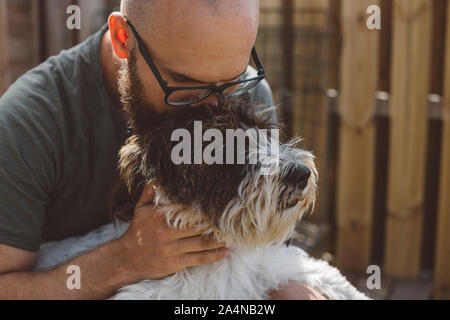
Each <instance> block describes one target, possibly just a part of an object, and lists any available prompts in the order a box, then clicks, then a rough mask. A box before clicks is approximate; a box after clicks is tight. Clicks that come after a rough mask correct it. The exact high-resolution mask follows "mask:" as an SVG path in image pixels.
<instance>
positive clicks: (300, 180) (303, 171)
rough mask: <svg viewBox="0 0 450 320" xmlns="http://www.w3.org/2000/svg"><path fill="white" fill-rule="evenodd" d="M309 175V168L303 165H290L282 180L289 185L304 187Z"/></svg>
mask: <svg viewBox="0 0 450 320" xmlns="http://www.w3.org/2000/svg"><path fill="white" fill-rule="evenodd" d="M310 176H311V170H310V169H309V168H308V167H306V166H304V165H295V166H292V167H291V168H290V169H289V170H288V171H287V173H286V175H285V177H284V179H283V180H284V182H285V183H286V184H289V185H291V186H297V187H299V188H301V189H305V188H306V186H307V185H308V179H309V177H310Z"/></svg>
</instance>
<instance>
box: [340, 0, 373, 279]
mask: <svg viewBox="0 0 450 320" xmlns="http://www.w3.org/2000/svg"><path fill="white" fill-rule="evenodd" d="M372 4H379V2H378V1H373V0H364V1H353V0H342V7H341V26H342V35H343V40H342V43H343V47H342V50H343V51H342V57H341V67H340V74H341V75H340V88H341V89H340V102H339V113H340V118H341V128H340V148H339V157H338V186H337V225H338V231H337V252H336V254H337V261H338V265H339V266H341V267H344V268H347V269H348V270H354V271H365V270H366V268H367V265H368V263H369V258H370V249H371V223H372V206H373V204H372V198H373V185H374V183H373V182H374V176H373V171H374V163H373V159H374V133H375V132H374V123H373V115H374V110H375V99H374V94H375V91H376V88H377V82H378V46H379V32H377V31H374V30H369V29H368V28H367V26H366V17H367V15H366V10H367V8H368V7H369V5H372Z"/></svg>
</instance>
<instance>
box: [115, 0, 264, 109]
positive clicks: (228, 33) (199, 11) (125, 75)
mask: <svg viewBox="0 0 450 320" xmlns="http://www.w3.org/2000/svg"><path fill="white" fill-rule="evenodd" d="M121 11H122V12H123V13H124V14H125V15H126V16H127V17H128V19H129V20H130V21H131V22H132V23H133V25H134V27H135V28H136V30H137V32H138V33H139V35H140V36H141V38H142V40H143V42H144V44H145V46H146V47H147V49H148V51H149V52H150V55H151V57H152V59H153V61H154V62H155V64H156V67H157V68H158V70H159V72H160V73H161V75H162V77H163V79H164V80H167V81H169V85H170V86H202V85H209V84H216V85H220V84H222V83H224V82H230V81H235V80H238V77H239V76H240V75H241V74H242V73H243V72H244V71H245V70H246V68H247V66H248V63H249V60H250V54H251V50H252V48H253V45H254V43H255V40H256V34H257V29H258V18H259V15H258V1H257V0H123V1H122V4H121ZM109 27H110V34H111V40H112V44H113V47H114V51H115V53H116V55H117V57H118V58H120V59H126V60H127V63H125V62H124V64H123V67H122V72H121V74H122V76H121V78H122V80H123V79H125V80H126V81H121V82H120V84H119V89H121V93H122V95H123V94H124V93H130V92H134V93H136V91H135V90H134V89H135V88H133V87H132V86H133V85H139V86H140V87H141V90H139V93H140V94H141V97H140V99H139V100H141V101H145V102H146V105H148V106H149V107H151V108H152V109H153V110H155V111H158V112H160V111H163V110H165V109H167V105H166V104H165V103H164V93H163V91H162V90H161V88H160V86H159V84H158V83H157V81H156V79H155V77H154V75H153V73H152V71H151V70H150V68H149V67H148V65H147V64H146V62H145V60H144V59H143V58H142V56H141V55H140V54H139V51H138V50H137V44H136V40H135V38H134V36H133V34H132V32H131V30H130V28H129V26H128V24H127V23H126V21H125V19H124V18H123V16H122V15H121V14H120V13H113V14H112V15H111V16H110V18H109ZM132 71H133V72H136V75H130V74H129V73H130V72H132ZM130 79H131V80H133V81H129V80H130ZM124 85H125V86H124ZM127 85H128V86H127ZM125 96H128V97H129V95H127V94H125ZM134 98H136V97H134ZM205 102H206V103H209V104H213V105H214V104H216V103H217V96H215V95H212V96H211V97H209V98H208V100H207V101H204V102H203V103H205Z"/></svg>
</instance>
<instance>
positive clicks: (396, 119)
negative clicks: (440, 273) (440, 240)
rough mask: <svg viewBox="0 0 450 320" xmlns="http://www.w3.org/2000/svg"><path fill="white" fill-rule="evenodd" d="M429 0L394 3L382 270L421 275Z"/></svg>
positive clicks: (397, 274)
mask: <svg viewBox="0 0 450 320" xmlns="http://www.w3.org/2000/svg"><path fill="white" fill-rule="evenodd" d="M431 17H432V2H431V1H429V0H395V1H394V2H393V24H392V27H393V42H392V43H393V47H392V67H391V97H392V99H391V108H390V111H391V137H390V151H389V177H388V217H387V222H386V248H385V270H386V273H387V274H389V275H391V276H400V277H415V276H417V275H418V274H419V269H420V253H421V238H422V236H421V235H422V220H423V204H424V172H425V153H426V152H425V151H426V148H425V147H426V146H425V145H426V129H427V114H428V100H427V99H428V89H429V72H430V52H431V39H430V38H431Z"/></svg>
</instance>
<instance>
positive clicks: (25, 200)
mask: <svg viewBox="0 0 450 320" xmlns="http://www.w3.org/2000/svg"><path fill="white" fill-rule="evenodd" d="M258 14H259V13H258V1H257V0H195V1H192V0H164V1H161V0H124V1H122V4H121V13H119V12H115V13H112V14H111V16H110V17H109V20H108V24H106V25H105V26H104V27H102V28H101V30H99V31H98V32H97V33H96V34H94V35H93V36H91V37H90V38H89V39H88V40H86V41H85V42H84V43H82V44H80V45H78V46H76V47H74V48H72V49H70V50H68V51H63V52H61V53H60V54H59V55H57V56H55V57H51V58H50V59H48V60H47V61H46V62H44V63H43V64H41V65H40V66H38V67H36V68H35V69H33V70H31V71H29V72H27V73H26V74H25V75H23V76H22V77H21V78H19V79H18V80H17V81H16V82H15V83H14V84H13V85H11V87H10V88H9V89H8V91H7V92H6V93H5V94H4V96H3V97H1V99H0V194H1V196H0V299H5V298H6V299H17V298H19V299H102V298H108V297H109V296H111V295H112V294H113V293H114V292H115V291H116V290H117V289H119V288H120V287H122V286H124V285H127V284H132V283H135V282H137V281H140V280H143V279H157V278H162V277H165V276H167V275H170V274H173V273H175V272H178V271H180V270H182V269H184V268H186V267H190V266H198V265H201V264H207V263H212V262H215V261H218V260H220V259H223V258H225V257H226V256H227V255H228V254H229V250H228V249H227V248H224V246H223V244H221V243H216V242H215V241H213V240H212V239H207V238H202V237H200V233H201V232H196V231H194V230H181V231H177V230H172V229H169V228H168V227H167V226H166V225H165V224H164V222H163V221H161V219H159V218H157V216H156V215H155V214H154V212H153V208H152V206H151V205H149V203H150V202H151V201H152V198H153V194H152V192H151V191H152V190H153V189H152V186H147V187H146V188H145V190H144V192H143V194H142V196H141V199H140V201H139V203H138V205H137V206H136V208H135V213H134V220H133V221H132V223H131V226H130V228H129V230H128V231H127V232H126V233H125V235H124V236H123V237H122V238H121V239H119V240H116V241H113V242H110V243H107V244H105V245H104V246H102V247H100V248H98V249H96V250H94V251H92V252H89V253H87V254H85V255H82V256H79V257H77V258H75V259H74V260H72V261H69V262H67V264H65V265H62V266H60V267H57V268H55V269H53V270H49V271H46V272H39V273H38V272H30V270H31V269H32V268H33V265H34V263H35V260H36V255H37V252H38V251H39V247H40V245H41V244H42V243H44V242H47V241H55V240H61V239H64V238H67V237H70V236H80V235H83V234H85V233H87V232H89V231H90V230H93V229H95V228H97V227H99V226H101V225H103V224H106V223H108V222H109V221H110V219H109V214H108V198H109V195H110V193H111V189H112V187H113V185H114V182H115V181H116V180H117V178H118V176H117V169H116V161H117V158H116V157H117V153H118V150H119V148H120V146H121V145H122V144H123V143H124V141H125V139H126V138H127V136H128V134H129V131H128V130H127V120H128V118H129V114H127V112H126V111H125V110H129V108H124V105H126V104H127V103H128V104H129V103H139V104H141V105H144V106H145V107H147V108H149V110H152V111H156V112H164V111H165V110H167V109H168V108H174V107H176V106H174V105H183V104H188V105H190V106H192V107H196V106H197V105H199V104H203V103H209V104H211V105H217V104H218V103H219V99H221V95H228V94H234V91H233V90H227V91H224V92H221V91H220V90H218V91H217V92H213V93H212V94H210V95H209V96H208V95H205V94H204V91H199V92H196V91H194V92H192V90H191V91H189V92H190V93H189V94H188V95H186V94H185V92H184V93H180V92H178V93H172V94H170V95H169V94H167V84H168V85H169V86H171V87H189V86H206V85H212V84H214V85H217V86H219V87H220V86H222V85H224V84H227V83H230V82H234V81H238V80H244V79H247V80H248V79H251V78H254V77H256V72H255V70H254V69H252V68H250V67H249V61H250V57H251V53H252V48H253V46H254V43H255V40H256V36H257V30H258ZM127 19H128V21H127ZM131 26H133V27H134V31H135V32H133V30H132V27H131ZM138 41H141V42H142V48H144V50H142V49H141V50H139V49H138ZM143 51H144V53H143ZM147 54H148V55H147ZM144 55H147V57H146V59H144ZM158 79H159V81H158ZM249 90H250V91H249V94H250V97H251V99H253V100H254V101H257V102H259V103H264V104H267V105H269V106H270V105H273V101H272V96H271V93H270V88H269V86H268V84H267V83H266V82H265V81H261V82H259V83H258V84H257V85H256V86H254V87H251V86H249ZM273 116H275V115H273ZM138 238H139V241H138ZM69 265H77V266H79V267H80V270H81V286H82V287H81V289H80V290H69V289H68V288H67V287H66V280H67V277H68V274H67V273H66V270H67V267H68V266H69ZM271 297H272V298H273V299H321V298H323V297H322V296H321V295H320V294H319V293H317V292H315V291H314V290H313V289H312V288H309V287H307V286H305V285H303V284H301V283H295V282H290V283H288V284H287V285H286V286H285V287H283V288H280V290H278V291H276V292H272V293H271Z"/></svg>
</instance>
